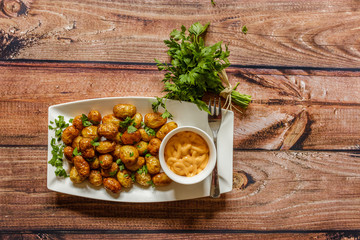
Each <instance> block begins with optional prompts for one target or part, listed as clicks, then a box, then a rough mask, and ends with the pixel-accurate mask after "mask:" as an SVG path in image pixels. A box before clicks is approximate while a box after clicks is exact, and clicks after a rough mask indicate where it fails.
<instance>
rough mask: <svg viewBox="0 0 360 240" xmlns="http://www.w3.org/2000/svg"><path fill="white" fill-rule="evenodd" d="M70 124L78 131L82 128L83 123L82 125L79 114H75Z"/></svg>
mask: <svg viewBox="0 0 360 240" xmlns="http://www.w3.org/2000/svg"><path fill="white" fill-rule="evenodd" d="M72 124H73V125H74V127H75V128H76V129H78V130H79V131H81V130H83V128H84V125H83V123H82V120H81V115H77V116H76V117H74V120H73V122H72Z"/></svg>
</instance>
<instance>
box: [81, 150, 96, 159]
mask: <svg viewBox="0 0 360 240" xmlns="http://www.w3.org/2000/svg"><path fill="white" fill-rule="evenodd" d="M81 156H83V158H86V159H93V158H94V157H95V149H94V148H88V149H85V150H84V151H82V152H81Z"/></svg>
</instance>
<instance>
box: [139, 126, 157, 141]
mask: <svg viewBox="0 0 360 240" xmlns="http://www.w3.org/2000/svg"><path fill="white" fill-rule="evenodd" d="M139 132H140V135H141V140H143V141H144V142H150V140H151V139H153V138H154V137H155V136H153V135H149V134H147V133H146V132H145V129H143V128H140V129H139Z"/></svg>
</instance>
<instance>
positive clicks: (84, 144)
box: [79, 138, 93, 152]
mask: <svg viewBox="0 0 360 240" xmlns="http://www.w3.org/2000/svg"><path fill="white" fill-rule="evenodd" d="M91 141H92V139H91V138H82V139H81V140H80V142H79V147H80V149H79V150H80V151H81V152H82V151H85V150H86V149H88V148H93V145H91Z"/></svg>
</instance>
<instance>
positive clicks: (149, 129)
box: [141, 122, 156, 136]
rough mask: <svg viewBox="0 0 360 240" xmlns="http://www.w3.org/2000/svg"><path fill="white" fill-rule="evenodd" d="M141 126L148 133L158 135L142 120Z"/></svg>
mask: <svg viewBox="0 0 360 240" xmlns="http://www.w3.org/2000/svg"><path fill="white" fill-rule="evenodd" d="M141 127H142V128H144V130H145V132H146V134H147V135H151V136H155V135H156V132H155V130H154V129H152V128H149V127H148V126H146V125H145V123H144V122H141Z"/></svg>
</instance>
